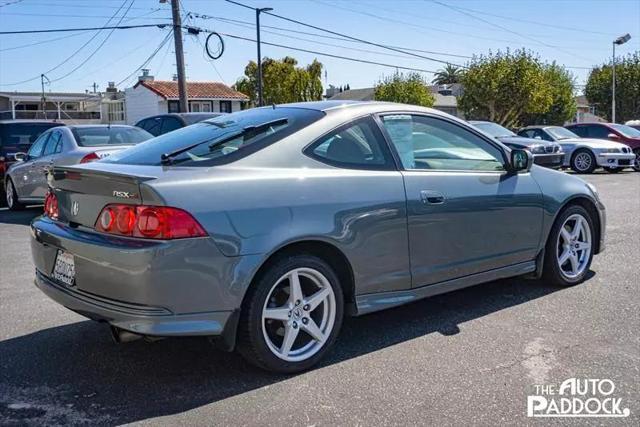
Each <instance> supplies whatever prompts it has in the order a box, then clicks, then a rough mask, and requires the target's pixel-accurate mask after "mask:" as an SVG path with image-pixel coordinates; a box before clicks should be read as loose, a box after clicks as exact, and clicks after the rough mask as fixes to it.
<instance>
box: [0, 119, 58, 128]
mask: <svg viewBox="0 0 640 427" xmlns="http://www.w3.org/2000/svg"><path fill="white" fill-rule="evenodd" d="M0 124H3V125H9V124H27V125H54V126H64V123H61V122H54V121H52V120H19V119H17V120H0Z"/></svg>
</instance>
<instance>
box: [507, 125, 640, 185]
mask: <svg viewBox="0 0 640 427" xmlns="http://www.w3.org/2000/svg"><path fill="white" fill-rule="evenodd" d="M518 135H520V136H524V137H527V138H535V139H542V140H545V141H554V142H557V143H558V144H560V146H562V151H564V152H565V156H564V166H565V167H570V168H571V169H573V170H574V171H575V172H577V173H592V172H593V171H594V170H595V169H596V168H598V167H602V168H604V169H605V170H606V171H607V172H611V173H616V172H620V171H621V170H622V169H624V168H628V167H632V166H633V164H634V161H635V159H636V156H635V154H634V153H633V151H631V148H629V147H628V146H627V145H625V144H621V143H619V142H615V141H609V140H606V139H591V138H580V137H579V136H578V135H576V134H575V133H573V132H571V131H570V130H569V129H565V128H563V127H561V126H527V127H525V128H522V129H520V130H519V131H518Z"/></svg>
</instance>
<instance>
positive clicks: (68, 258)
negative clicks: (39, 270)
mask: <svg viewBox="0 0 640 427" xmlns="http://www.w3.org/2000/svg"><path fill="white" fill-rule="evenodd" d="M53 278H54V279H56V280H57V281H59V282H62V283H64V284H65V285H67V286H73V282H74V281H75V278H76V263H75V260H74V259H73V255H71V254H70V253H68V252H65V251H61V250H59V251H58V256H57V257H56V264H55V266H54V267H53Z"/></svg>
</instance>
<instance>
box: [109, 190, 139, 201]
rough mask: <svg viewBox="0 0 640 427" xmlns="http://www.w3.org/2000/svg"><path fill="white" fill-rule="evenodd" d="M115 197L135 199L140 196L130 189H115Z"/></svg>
mask: <svg viewBox="0 0 640 427" xmlns="http://www.w3.org/2000/svg"><path fill="white" fill-rule="evenodd" d="M113 197H120V198H122V199H135V198H136V197H138V195H137V194H135V193H129V192H128V191H117V190H114V191H113Z"/></svg>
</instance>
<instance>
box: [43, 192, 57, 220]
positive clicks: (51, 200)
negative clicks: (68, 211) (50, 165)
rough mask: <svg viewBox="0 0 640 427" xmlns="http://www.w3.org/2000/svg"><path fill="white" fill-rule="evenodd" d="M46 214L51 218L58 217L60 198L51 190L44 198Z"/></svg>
mask: <svg viewBox="0 0 640 427" xmlns="http://www.w3.org/2000/svg"><path fill="white" fill-rule="evenodd" d="M44 214H45V215H46V216H48V217H49V218H51V219H58V198H57V197H56V195H55V194H54V193H53V192H51V191H49V192H47V195H46V196H45V198H44Z"/></svg>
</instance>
